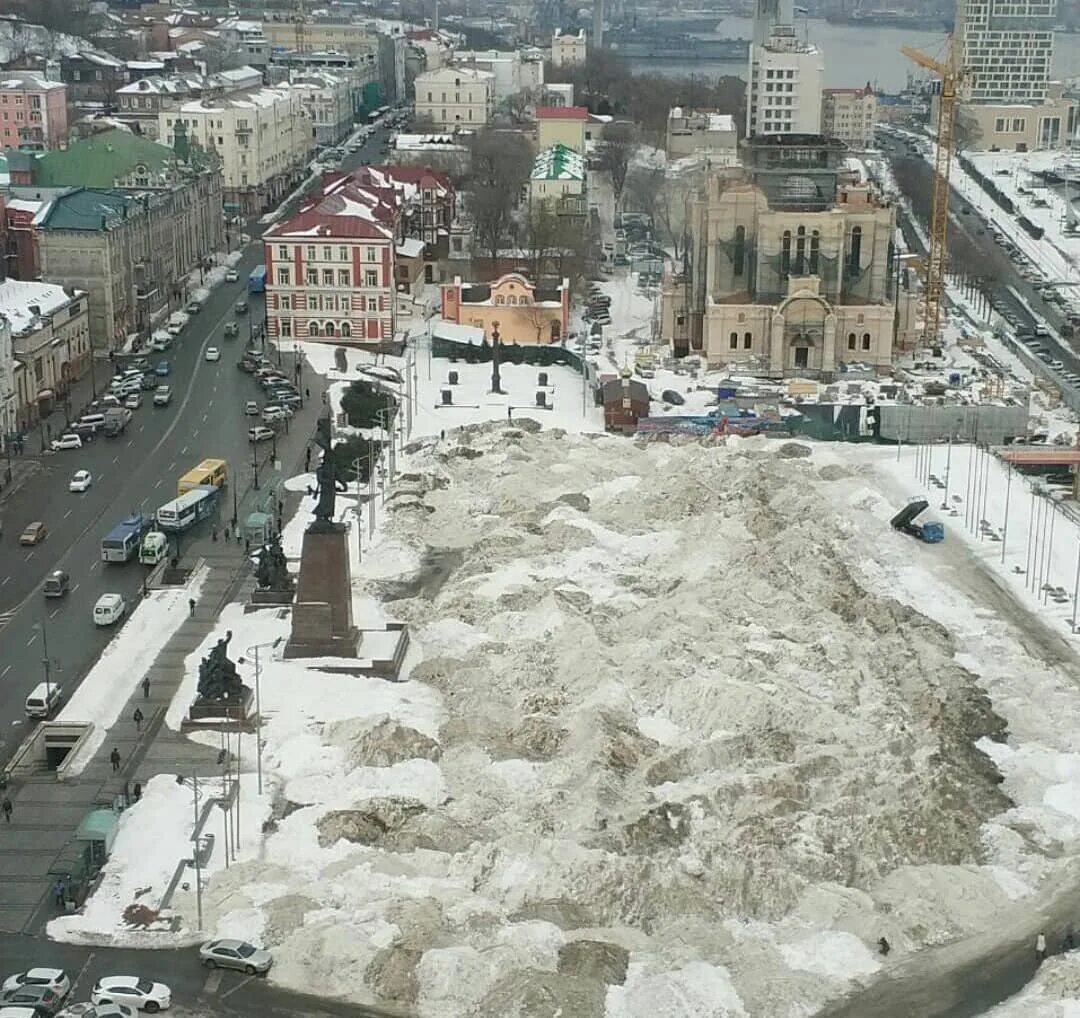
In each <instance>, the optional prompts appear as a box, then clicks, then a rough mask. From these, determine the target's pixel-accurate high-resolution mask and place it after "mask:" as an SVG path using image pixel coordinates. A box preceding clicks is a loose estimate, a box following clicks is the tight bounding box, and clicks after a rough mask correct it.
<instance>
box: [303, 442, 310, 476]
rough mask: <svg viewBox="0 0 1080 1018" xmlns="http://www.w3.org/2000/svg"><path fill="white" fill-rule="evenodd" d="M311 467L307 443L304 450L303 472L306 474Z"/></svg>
mask: <svg viewBox="0 0 1080 1018" xmlns="http://www.w3.org/2000/svg"><path fill="white" fill-rule="evenodd" d="M310 469H311V446H310V445H309V446H308V447H307V448H306V449H305V450H304V473H305V474H306V473H307V472H308V471H309V470H310Z"/></svg>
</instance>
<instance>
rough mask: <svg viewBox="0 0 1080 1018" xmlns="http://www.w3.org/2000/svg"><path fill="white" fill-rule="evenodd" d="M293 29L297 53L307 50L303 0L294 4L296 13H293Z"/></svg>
mask: <svg viewBox="0 0 1080 1018" xmlns="http://www.w3.org/2000/svg"><path fill="white" fill-rule="evenodd" d="M293 29H294V31H295V37H296V41H295V44H294V48H295V50H296V52H297V53H304V52H305V51H306V50H307V10H306V9H305V5H304V0H300V2H299V3H297V5H296V13H295V14H294V15H293Z"/></svg>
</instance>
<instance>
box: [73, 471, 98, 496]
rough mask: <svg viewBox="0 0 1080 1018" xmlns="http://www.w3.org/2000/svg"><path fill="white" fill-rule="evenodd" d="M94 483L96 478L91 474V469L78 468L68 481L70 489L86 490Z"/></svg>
mask: <svg viewBox="0 0 1080 1018" xmlns="http://www.w3.org/2000/svg"><path fill="white" fill-rule="evenodd" d="M93 483H94V478H93V477H92V476H91V475H90V471H89V470H76V471H75V473H74V474H73V475H72V478H71V480H70V481H68V491H86V489H87V488H89V487H90V485H91V484H93Z"/></svg>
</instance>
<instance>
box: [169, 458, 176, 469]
mask: <svg viewBox="0 0 1080 1018" xmlns="http://www.w3.org/2000/svg"><path fill="white" fill-rule="evenodd" d="M169 469H170V470H175V469H176V460H173V461H172V463H170V464H169Z"/></svg>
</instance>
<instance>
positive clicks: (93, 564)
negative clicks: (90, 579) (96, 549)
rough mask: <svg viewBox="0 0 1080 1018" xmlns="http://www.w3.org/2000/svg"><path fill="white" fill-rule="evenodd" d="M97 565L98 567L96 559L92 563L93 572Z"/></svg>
mask: <svg viewBox="0 0 1080 1018" xmlns="http://www.w3.org/2000/svg"><path fill="white" fill-rule="evenodd" d="M97 567H98V560H97V559H94V561H93V562H92V563H91V565H90V572H93V571H94V570H95V569H97Z"/></svg>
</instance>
